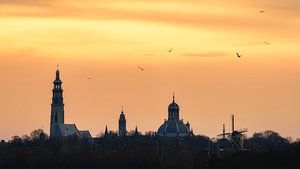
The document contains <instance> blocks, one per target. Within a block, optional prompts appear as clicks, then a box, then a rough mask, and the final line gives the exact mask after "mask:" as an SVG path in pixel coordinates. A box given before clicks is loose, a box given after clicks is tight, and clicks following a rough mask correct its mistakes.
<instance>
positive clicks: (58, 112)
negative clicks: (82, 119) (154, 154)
mask: <svg viewBox="0 0 300 169" xmlns="http://www.w3.org/2000/svg"><path fill="white" fill-rule="evenodd" d="M59 73H60V72H59V70H58V69H57V70H56V78H55V80H54V81H53V85H54V86H53V90H52V93H53V95H52V104H51V120H50V137H58V136H59V131H58V125H60V124H64V101H63V90H62V87H61V84H62V81H61V80H60V76H59Z"/></svg>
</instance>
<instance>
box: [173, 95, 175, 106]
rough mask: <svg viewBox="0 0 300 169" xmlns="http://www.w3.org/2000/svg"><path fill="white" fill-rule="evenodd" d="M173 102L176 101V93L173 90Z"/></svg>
mask: <svg viewBox="0 0 300 169" xmlns="http://www.w3.org/2000/svg"><path fill="white" fill-rule="evenodd" d="M173 103H175V93H174V92H173Z"/></svg>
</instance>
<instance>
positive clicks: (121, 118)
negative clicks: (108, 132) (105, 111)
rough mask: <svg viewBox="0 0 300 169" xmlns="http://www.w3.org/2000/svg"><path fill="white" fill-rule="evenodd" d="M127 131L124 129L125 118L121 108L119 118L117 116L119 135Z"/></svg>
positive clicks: (123, 134) (124, 134) (122, 135)
mask: <svg viewBox="0 0 300 169" xmlns="http://www.w3.org/2000/svg"><path fill="white" fill-rule="evenodd" d="M126 134H127V131H126V118H125V114H124V111H123V108H122V111H121V114H120V118H119V136H120V137H124V136H126Z"/></svg>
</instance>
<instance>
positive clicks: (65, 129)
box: [58, 124, 80, 137]
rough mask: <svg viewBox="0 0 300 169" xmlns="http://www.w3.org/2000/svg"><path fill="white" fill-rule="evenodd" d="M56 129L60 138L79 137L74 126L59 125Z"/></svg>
mask: <svg viewBox="0 0 300 169" xmlns="http://www.w3.org/2000/svg"><path fill="white" fill-rule="evenodd" d="M58 127H59V131H60V134H61V136H62V137H68V136H80V132H79V131H78V129H77V127H76V125H75V124H59V125H58Z"/></svg>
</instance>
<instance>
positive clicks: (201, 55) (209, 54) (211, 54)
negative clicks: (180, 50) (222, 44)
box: [182, 51, 228, 58]
mask: <svg viewBox="0 0 300 169" xmlns="http://www.w3.org/2000/svg"><path fill="white" fill-rule="evenodd" d="M226 55H228V53H227V52H225V51H214V52H204V53H185V54H182V56H187V57H199V58H210V57H222V56H226Z"/></svg>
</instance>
